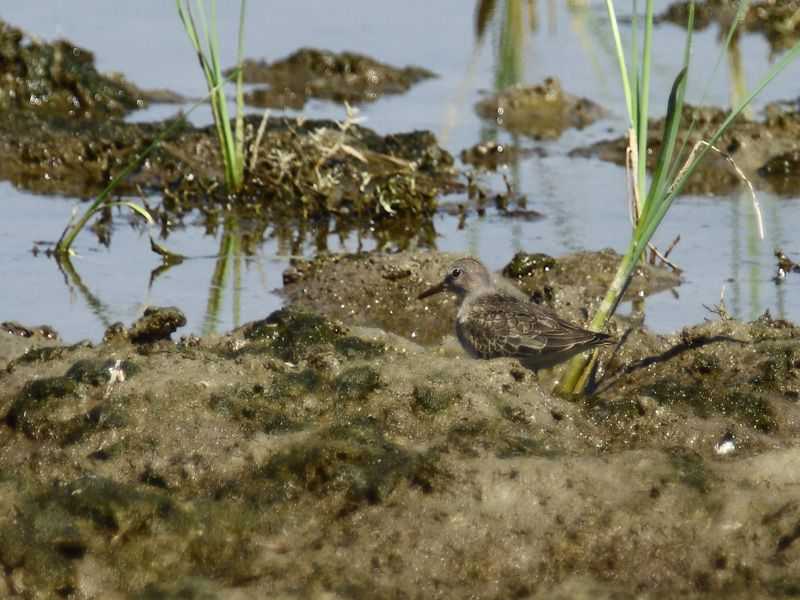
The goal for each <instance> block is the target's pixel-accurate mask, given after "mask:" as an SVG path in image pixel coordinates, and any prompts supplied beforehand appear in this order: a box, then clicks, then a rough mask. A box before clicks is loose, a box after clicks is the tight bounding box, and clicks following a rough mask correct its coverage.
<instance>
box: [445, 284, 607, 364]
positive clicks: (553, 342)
mask: <svg viewBox="0 0 800 600" xmlns="http://www.w3.org/2000/svg"><path fill="white" fill-rule="evenodd" d="M456 333H457V334H458V337H459V339H460V340H461V342H462V344H464V345H465V347H467V349H468V350H471V353H472V354H475V355H477V356H478V357H480V358H496V357H500V356H508V357H513V358H519V359H526V358H538V357H544V356H548V355H561V356H563V355H565V354H566V355H569V354H576V353H578V352H580V351H582V350H585V349H587V348H589V347H591V346H595V345H598V344H602V343H605V342H606V340H608V336H606V335H604V334H598V333H594V332H591V331H586V330H584V329H581V328H579V327H575V326H574V325H571V324H570V323H568V322H566V321H564V320H563V319H561V318H559V317H558V316H556V315H555V314H553V313H551V312H550V311H549V310H546V309H543V308H541V307H539V306H536V305H535V304H532V303H529V302H525V301H524V300H519V299H517V298H512V297H510V296H505V295H501V294H489V295H486V296H483V297H480V298H476V299H475V300H474V302H472V303H471V306H470V307H469V310H468V311H466V314H464V315H463V316H461V317H460V318H459V319H458V320H457V321H456Z"/></svg>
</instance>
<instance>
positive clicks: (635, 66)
mask: <svg viewBox="0 0 800 600" xmlns="http://www.w3.org/2000/svg"><path fill="white" fill-rule="evenodd" d="M638 30H639V8H638V4H637V2H636V0H633V15H632V16H631V94H632V95H631V98H632V99H633V104H632V106H631V108H632V109H633V111H632V115H631V116H632V117H633V118H632V119H631V127H633V130H634V132H638V131H639V106H640V104H641V96H640V94H639V92H640V90H639V41H638ZM637 148H638V146H637Z"/></svg>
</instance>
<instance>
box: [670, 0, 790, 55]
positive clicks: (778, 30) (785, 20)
mask: <svg viewBox="0 0 800 600" xmlns="http://www.w3.org/2000/svg"><path fill="white" fill-rule="evenodd" d="M738 8H739V6H738V2H735V1H732V0H706V1H705V2H702V1H701V2H698V3H697V6H696V8H695V29H705V28H706V27H708V26H709V25H711V24H712V23H717V24H718V25H720V30H721V33H722V34H724V33H726V32H727V30H728V28H729V27H730V24H731V22H732V20H733V19H734V18H735V16H736V11H737V9H738ZM797 10H798V7H797V3H796V2H791V1H789V2H784V1H782V0H763V1H760V2H749V3H748V6H747V8H746V9H745V12H744V16H743V18H742V24H741V27H742V29H743V30H744V31H746V32H750V33H760V34H762V35H763V36H764V37H766V39H767V41H768V42H769V45H770V48H771V49H772V51H773V52H776V53H777V52H780V51H782V50H788V49H789V48H791V47H792V46H794V45H795V44H796V43H797V42H798V41H800V17H798V12H797ZM688 15H689V3H688V2H685V1H684V2H675V3H674V4H671V5H670V6H669V7H668V8H667V9H666V10H665V11H664V12H663V13H661V14H660V15H658V16H657V17H656V22H668V23H676V24H678V25H682V26H684V27H685V26H686V23H687V21H688Z"/></svg>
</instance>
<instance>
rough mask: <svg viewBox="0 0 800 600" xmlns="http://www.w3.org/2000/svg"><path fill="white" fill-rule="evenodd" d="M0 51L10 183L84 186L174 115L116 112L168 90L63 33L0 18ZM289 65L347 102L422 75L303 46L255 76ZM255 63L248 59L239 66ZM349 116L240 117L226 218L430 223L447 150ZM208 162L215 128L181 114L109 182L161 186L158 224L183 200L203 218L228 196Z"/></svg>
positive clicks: (180, 212) (133, 187)
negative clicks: (232, 213) (238, 166)
mask: <svg viewBox="0 0 800 600" xmlns="http://www.w3.org/2000/svg"><path fill="white" fill-rule="evenodd" d="M0 52H2V54H0V57H1V58H2V60H0V91H2V94H0V96H2V98H3V100H0V102H2V103H4V104H3V105H0V106H2V108H4V109H7V110H3V111H0V112H2V115H1V116H0V178H3V179H6V180H8V181H10V182H12V183H13V184H15V185H17V186H19V187H22V188H25V189H28V190H31V191H33V192H36V193H42V194H60V195H67V196H78V197H92V196H95V195H97V194H98V193H100V191H101V190H102V189H103V188H104V187H105V186H106V185H107V184H108V183H109V182H110V181H111V180H112V179H113V177H114V176H116V175H117V174H118V173H120V172H121V171H122V170H123V169H124V168H125V167H126V166H127V165H129V164H130V163H132V162H133V161H134V160H135V159H136V157H137V156H139V155H140V154H142V153H143V152H144V151H145V150H146V149H147V148H148V147H149V146H150V145H151V144H152V143H153V142H154V141H155V140H156V138H157V137H158V136H159V135H160V134H162V133H163V132H164V131H165V130H166V129H167V128H168V127H170V126H171V125H172V124H173V122H172V121H166V122H163V123H127V122H125V121H124V120H123V119H122V117H123V116H124V115H125V114H126V113H127V112H130V111H131V110H136V109H137V108H141V107H142V106H144V105H145V103H146V102H147V99H148V98H156V97H157V99H158V100H159V101H165V100H167V101H168V100H172V99H174V98H173V97H172V96H171V95H169V94H167V93H160V94H157V95H156V94H155V93H152V92H151V93H145V92H141V91H140V90H137V89H136V88H135V87H133V86H132V85H130V84H127V83H126V82H124V80H122V79H119V78H115V79H109V78H108V77H106V76H102V75H99V74H98V73H97V71H96V70H95V68H94V66H93V59H92V56H91V53H90V52H88V51H86V50H85V49H83V48H79V47H77V46H75V45H73V44H71V43H69V42H67V41H59V42H55V43H53V44H44V43H39V42H35V43H34V42H30V41H28V40H27V39H26V38H25V36H24V35H23V34H22V32H21V31H19V30H18V29H15V28H13V27H10V26H7V25H5V24H2V29H0ZM298 65H304V66H305V67H306V68H308V69H310V70H311V71H312V72H315V73H318V76H319V77H320V78H321V79H320V81H318V82H317V84H315V85H313V86H312V85H311V84H309V85H310V87H311V88H313V90H306V91H307V92H308V93H309V94H311V93H312V92H313V95H314V96H315V97H330V98H332V99H336V100H339V99H341V98H340V96H342V95H343V94H344V92H335V91H334V90H336V89H338V88H341V87H342V86H344V87H347V88H348V89H350V90H351V91H352V94H351V95H346V94H344V95H346V96H347V98H345V99H351V100H355V99H358V98H357V97H356V96H355V95H353V94H355V90H356V89H357V88H361V89H362V93H363V94H364V95H365V98H367V97H372V96H375V95H377V94H378V93H399V92H401V91H403V90H404V89H406V87H407V86H410V85H411V83H413V82H414V81H417V80H419V79H421V78H424V77H428V76H431V75H430V74H429V73H427V72H424V71H423V70H420V69H415V68H411V67H409V68H406V69H400V70H392V69H391V68H389V67H387V66H383V65H380V64H378V63H376V62H374V61H371V60H370V59H368V58H366V57H363V56H359V55H350V54H341V55H334V54H331V53H326V52H317V51H312V50H308V49H306V50H303V51H300V52H298V53H297V54H295V55H293V56H292V57H290V58H289V59H287V60H286V61H283V62H279V63H276V64H275V65H272V66H270V67H268V68H267V69H266V71H265V72H266V73H269V74H270V76H269V77H268V78H267V79H268V80H269V81H272V82H273V83H274V84H275V85H279V84H280V81H281V79H280V77H284V76H286V74H287V73H288V70H290V69H292V68H294V67H296V66H298ZM331 70H332V71H335V72H336V73H338V76H334V74H332V73H328V71H331ZM261 71H262V69H260V68H259V67H258V65H255V64H253V63H252V62H251V63H248V66H247V74H248V76H249V77H254V78H255V77H256V76H257V74H258V73H260V72H261ZM299 76H301V75H300V74H298V77H299ZM270 77H274V78H275V79H274V80H273V79H270ZM315 81H316V80H315ZM323 90H328V91H329V95H328V96H324V92H323ZM370 90H371V91H370ZM344 112H345V111H344V109H343V113H344ZM358 122H359V119H358V118H357V116H356V112H355V111H352V110H348V112H347V113H346V114H343V118H342V120H341V121H340V122H334V121H313V120H307V119H304V118H300V117H299V118H285V117H282V118H272V119H269V120H268V121H267V122H266V126H265V128H264V131H263V135H261V137H258V134H257V132H258V130H259V127H260V125H261V118H260V117H256V116H252V117H249V118H247V119H246V123H245V129H246V131H245V135H246V142H245V145H246V146H247V147H248V148H249V152H248V159H247V167H248V168H247V174H246V180H247V185H246V187H245V189H244V190H243V191H242V192H241V193H240V194H239V195H238V197H237V202H236V203H235V205H236V208H237V210H238V211H239V212H240V213H241V214H240V215H239V218H240V219H241V220H243V221H246V220H249V221H251V222H252V221H255V222H261V223H269V222H276V221H282V222H284V223H286V226H288V227H297V223H298V222H302V223H309V222H312V221H314V220H317V221H320V222H324V223H326V224H327V223H328V222H329V221H333V222H334V225H333V228H334V230H339V231H347V230H350V229H353V228H357V227H360V228H364V229H368V228H369V227H370V223H371V222H379V221H381V220H383V219H384V218H385V217H387V216H391V217H392V219H393V221H394V222H393V223H392V224H391V225H389V226H386V227H382V226H380V225H379V226H378V227H377V228H378V229H381V230H382V231H384V232H385V231H387V230H394V231H402V230H403V229H408V230H413V231H424V230H426V229H430V228H431V225H430V217H431V215H432V214H433V212H434V211H435V209H436V198H437V196H439V195H441V194H446V193H448V192H452V191H455V190H459V189H462V187H463V185H462V183H461V182H460V181H459V174H458V173H457V172H456V170H455V169H454V168H453V159H452V157H451V156H450V155H449V154H448V153H447V152H446V151H445V150H443V149H441V148H440V147H439V146H438V144H437V141H436V138H435V136H434V135H433V134H432V133H430V132H425V131H417V132H410V133H396V134H389V135H385V136H381V135H378V134H376V133H375V132H374V131H372V130H371V129H369V128H366V127H362V126H359V125H358ZM256 141H259V142H260V145H259V146H258V148H255V145H256ZM220 165H221V160H220V155H219V148H218V142H217V138H216V130H215V128H214V127H213V126H211V127H206V128H195V127H193V126H192V125H190V124H188V123H187V122H183V123H180V124H179V125H178V126H177V127H176V129H175V130H174V131H173V133H172V134H171V135H170V136H169V137H168V138H167V139H166V140H164V141H163V142H162V143H161V144H160V145H159V146H158V147H157V148H155V149H154V150H153V151H152V152H151V153H150V154H149V155H148V157H147V158H146V159H145V161H144V162H142V164H141V165H139V166H138V167H137V168H136V169H135V171H134V172H133V173H132V174H131V175H130V176H128V177H127V178H126V179H125V180H124V181H122V182H121V183H120V184H119V185H118V187H117V188H116V192H117V193H119V194H135V195H137V196H138V195H140V194H141V193H151V194H160V195H162V197H163V202H161V203H160V205H159V206H158V207H154V208H153V209H152V212H153V213H155V216H156V217H157V220H158V221H160V222H161V223H180V222H181V220H182V219H183V217H185V216H186V215H187V214H188V213H191V212H192V211H195V214H199V215H200V219H201V220H202V219H207V220H214V219H216V218H217V217H218V216H219V213H220V211H221V207H222V206H225V205H227V204H229V200H230V198H229V197H228V194H227V193H226V191H225V190H224V185H223V184H222V174H221V171H220V168H221V167H220ZM359 224H360V225H359ZM406 237H407V236H406ZM101 241H102V239H101Z"/></svg>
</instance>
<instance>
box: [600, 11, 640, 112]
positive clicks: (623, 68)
mask: <svg viewBox="0 0 800 600" xmlns="http://www.w3.org/2000/svg"><path fill="white" fill-rule="evenodd" d="M606 12H607V13H608V20H609V22H610V23H611V35H612V37H613V38H614V47H615V48H616V51H617V63H618V64H619V73H620V77H621V78H622V91H623V92H624V94H625V105H626V106H627V108H628V119H629V120H630V122H631V127H633V124H634V120H633V106H632V104H633V97H632V96H631V84H630V81H629V80H628V66H627V64H626V62H625V52H624V51H623V49H622V39H621V38H620V36H619V24H618V23H617V15H616V12H615V11H614V2H613V0H606Z"/></svg>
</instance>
